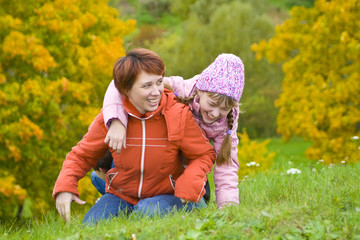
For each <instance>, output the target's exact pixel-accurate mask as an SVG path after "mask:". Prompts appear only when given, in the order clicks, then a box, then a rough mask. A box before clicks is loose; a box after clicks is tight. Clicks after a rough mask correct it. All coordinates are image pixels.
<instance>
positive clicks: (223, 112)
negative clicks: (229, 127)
mask: <svg viewBox="0 0 360 240" xmlns="http://www.w3.org/2000/svg"><path fill="white" fill-rule="evenodd" d="M198 95H199V97H200V113H201V116H202V119H203V121H204V122H205V123H206V124H211V123H213V122H215V121H217V120H219V119H220V118H223V117H226V116H227V115H228V113H229V112H230V110H231V108H230V107H226V106H225V101H222V102H220V103H219V102H218V101H216V100H214V99H212V98H211V97H210V96H209V95H208V94H207V93H206V92H204V91H199V90H198Z"/></svg>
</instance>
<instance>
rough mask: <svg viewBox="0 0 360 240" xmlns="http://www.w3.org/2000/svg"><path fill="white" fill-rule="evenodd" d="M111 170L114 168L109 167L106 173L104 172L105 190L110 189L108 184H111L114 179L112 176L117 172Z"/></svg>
mask: <svg viewBox="0 0 360 240" xmlns="http://www.w3.org/2000/svg"><path fill="white" fill-rule="evenodd" d="M111 170H115V169H114V168H113V169H110V170H109V171H108V173H107V174H106V183H107V190H109V189H110V186H111V183H112V182H113V181H114V178H115V177H116V175H118V173H119V172H111Z"/></svg>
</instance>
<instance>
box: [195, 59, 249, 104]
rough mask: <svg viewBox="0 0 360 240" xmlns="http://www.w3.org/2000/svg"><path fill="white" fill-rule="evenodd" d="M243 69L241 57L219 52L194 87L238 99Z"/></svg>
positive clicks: (243, 80) (242, 80) (243, 75)
mask: <svg viewBox="0 0 360 240" xmlns="http://www.w3.org/2000/svg"><path fill="white" fill-rule="evenodd" d="M244 78H245V69H244V64H243V63H242V61H241V59H240V58H239V57H237V56H235V55H233V54H227V53H223V54H220V55H219V56H218V57H217V58H216V59H215V61H214V62H213V63H211V64H210V65H209V66H208V67H207V68H206V69H205V70H204V71H203V72H202V73H201V74H200V77H199V79H198V80H197V82H196V88H197V89H199V90H202V91H207V92H214V93H220V94H223V95H225V96H228V97H231V98H233V99H235V100H236V101H238V102H239V101H240V98H241V95H242V92H243V89H244V84H245V79H244Z"/></svg>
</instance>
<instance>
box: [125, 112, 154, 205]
mask: <svg viewBox="0 0 360 240" xmlns="http://www.w3.org/2000/svg"><path fill="white" fill-rule="evenodd" d="M128 114H129V115H130V116H133V117H135V118H137V119H139V120H141V125H142V149H141V168H140V184H139V190H138V198H141V190H142V187H143V181H144V162H145V143H146V131H145V120H148V119H149V118H151V117H152V116H153V114H152V115H150V116H148V117H147V118H139V117H138V116H136V115H134V114H132V113H128Z"/></svg>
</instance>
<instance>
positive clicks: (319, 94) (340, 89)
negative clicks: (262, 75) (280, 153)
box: [252, 0, 360, 164]
mask: <svg viewBox="0 0 360 240" xmlns="http://www.w3.org/2000/svg"><path fill="white" fill-rule="evenodd" d="M358 4H359V2H358V0H349V1H345V0H339V1H326V0H318V1H316V2H315V5H314V7H313V8H309V9H307V8H304V7H294V8H293V9H292V10H291V18H290V19H288V20H287V21H285V22H284V23H283V24H282V25H280V26H278V27H277V28H276V34H275V36H274V38H273V39H271V40H269V41H267V42H266V41H261V42H260V43H257V44H254V45H253V46H252V50H253V51H255V52H256V55H257V56H258V57H259V58H261V57H266V58H267V59H268V60H269V61H270V62H283V63H284V64H283V72H284V75H285V77H284V80H283V93H282V94H281V96H280V98H279V99H278V100H277V101H276V102H275V105H276V107H278V108H279V114H278V116H277V124H278V132H279V133H280V134H282V135H283V137H284V139H289V138H290V137H291V136H294V135H295V136H301V137H303V138H305V139H307V140H311V141H312V142H313V145H312V146H311V147H310V148H309V149H308V150H307V152H306V154H307V156H308V157H310V158H313V159H315V160H319V159H323V160H324V162H325V163H328V164H330V163H340V162H342V161H345V162H357V161H359V160H360V149H359V148H360V145H359V141H354V140H352V139H353V137H355V139H356V138H357V137H358V136H359V135H360V129H359V124H360V108H359V106H360V81H359V69H360V34H359V31H358V29H360V22H359V21H358V16H360V8H359V5H358Z"/></svg>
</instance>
